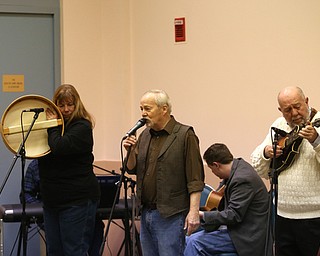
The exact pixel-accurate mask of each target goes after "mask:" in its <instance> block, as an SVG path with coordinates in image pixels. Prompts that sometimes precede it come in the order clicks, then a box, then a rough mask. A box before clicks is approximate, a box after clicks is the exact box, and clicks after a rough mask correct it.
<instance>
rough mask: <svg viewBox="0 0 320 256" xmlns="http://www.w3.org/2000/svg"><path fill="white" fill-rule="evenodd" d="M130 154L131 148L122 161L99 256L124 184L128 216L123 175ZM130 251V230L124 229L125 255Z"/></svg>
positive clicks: (126, 223) (126, 222) (126, 207)
mask: <svg viewBox="0 0 320 256" xmlns="http://www.w3.org/2000/svg"><path fill="white" fill-rule="evenodd" d="M121 142H122V141H121ZM130 152H131V147H130V148H129V149H128V151H127V157H126V158H125V161H122V162H123V164H122V168H121V175H120V180H119V182H118V186H117V191H116V196H115V198H114V200H113V204H112V207H111V211H110V215H109V219H108V224H107V227H106V231H105V234H104V236H103V242H102V244H101V247H100V251H99V255H100V256H102V254H103V250H104V245H105V243H106V240H107V236H108V233H109V229H110V226H111V221H112V215H113V212H114V209H115V205H116V202H117V198H118V196H119V194H120V189H121V185H122V183H124V192H125V196H124V202H125V210H126V213H125V216H127V215H128V199H127V182H124V181H125V180H126V179H124V178H125V175H124V174H125V166H127V162H128V156H129V154H130ZM128 222H129V220H128V218H127V217H126V218H125V227H127V226H129V223H128ZM131 251H132V250H131V249H130V230H128V229H126V228H125V255H128V252H129V253H130V255H131Z"/></svg>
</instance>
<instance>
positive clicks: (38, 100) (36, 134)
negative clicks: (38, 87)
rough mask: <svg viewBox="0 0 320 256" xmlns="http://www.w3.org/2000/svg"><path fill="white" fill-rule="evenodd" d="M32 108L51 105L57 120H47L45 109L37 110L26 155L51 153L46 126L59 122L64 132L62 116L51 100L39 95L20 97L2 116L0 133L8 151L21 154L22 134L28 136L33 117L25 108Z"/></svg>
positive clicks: (27, 143) (27, 142)
mask: <svg viewBox="0 0 320 256" xmlns="http://www.w3.org/2000/svg"><path fill="white" fill-rule="evenodd" d="M35 108H43V109H44V110H46V109H47V108H50V109H52V110H54V111H55V112H56V113H57V114H58V119H53V120H47V119H46V113H45V111H44V112H40V113H39V115H38V118H37V119H36V121H35V122H34V125H33V127H32V129H31V132H30V133H29V136H28V138H27V140H26V142H25V156H26V158H38V157H41V156H44V155H46V154H48V153H49V152H50V148H49V145H48V134H47V129H48V128H50V127H55V126H59V125H61V126H62V129H61V135H62V134H63V131H64V124H63V116H62V114H61V112H60V110H59V108H58V107H57V106H56V105H55V104H54V103H53V102H52V101H50V100H49V99H47V98H45V97H43V96H40V95H25V96H22V97H20V98H18V99H16V100H15V101H13V102H12V103H11V104H10V105H9V107H8V108H7V109H6V110H5V112H4V114H3V115H2V119H1V136H2V139H3V141H4V143H5V145H6V146H7V148H8V149H9V150H10V151H12V152H13V153H17V154H19V153H20V152H18V151H19V149H20V146H21V144H22V142H23V136H22V135H23V134H24V136H26V135H27V133H28V131H29V128H30V126H31V124H32V122H33V120H34V116H35V112H33V111H28V112H26V111H24V110H30V109H35ZM22 132H23V134H22Z"/></svg>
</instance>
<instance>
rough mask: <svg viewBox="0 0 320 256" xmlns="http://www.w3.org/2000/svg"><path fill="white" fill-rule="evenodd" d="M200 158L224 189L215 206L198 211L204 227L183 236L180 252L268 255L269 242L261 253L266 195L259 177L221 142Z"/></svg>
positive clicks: (265, 213) (266, 227)
mask: <svg viewBox="0 0 320 256" xmlns="http://www.w3.org/2000/svg"><path fill="white" fill-rule="evenodd" d="M203 158H204V160H205V161H206V163H207V165H208V167H209V168H210V169H211V170H212V172H213V173H214V174H215V175H216V176H218V177H219V178H221V179H222V183H223V184H224V185H225V192H224V196H223V198H222V200H221V203H220V205H219V208H218V210H213V211H206V212H203V211H200V218H201V223H202V226H203V228H204V230H201V231H199V232H197V233H194V234H192V235H191V236H189V237H187V243H186V248H185V251H184V255H185V256H195V255H215V254H219V253H227V252H234V253H237V254H238V255H245V256H247V255H271V246H270V247H269V246H268V248H267V249H268V253H267V254H265V244H266V234H267V231H268V201H269V196H268V192H267V189H266V187H265V185H264V183H263V181H262V180H261V178H260V177H259V176H258V175H257V173H256V171H255V170H254V169H253V168H252V166H251V165H250V164H248V163H247V162H246V161H244V160H243V159H241V158H237V159H235V158H233V155H232V154H231V153H230V151H229V149H228V148H227V147H226V146H225V145H224V144H219V143H216V144H213V145H212V146H210V147H209V148H208V149H207V150H206V152H205V153H204V156H203ZM220 208H222V209H220ZM269 243H270V242H269ZM269 243H268V244H269ZM270 244H271V243H270Z"/></svg>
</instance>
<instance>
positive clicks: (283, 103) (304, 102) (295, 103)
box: [278, 86, 309, 127]
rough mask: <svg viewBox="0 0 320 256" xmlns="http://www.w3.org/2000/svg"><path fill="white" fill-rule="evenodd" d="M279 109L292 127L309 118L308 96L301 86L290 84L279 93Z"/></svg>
mask: <svg viewBox="0 0 320 256" xmlns="http://www.w3.org/2000/svg"><path fill="white" fill-rule="evenodd" d="M278 104H279V107H278V109H279V111H281V113H282V115H283V117H284V118H285V119H286V121H287V122H288V124H289V125H290V126H291V127H294V126H295V125H300V124H303V123H305V122H306V121H307V120H308V118H309V105H308V98H307V97H305V95H304V93H303V91H302V90H301V88H299V87H297V86H289V87H285V88H283V89H282V90H281V91H280V92H279V94H278Z"/></svg>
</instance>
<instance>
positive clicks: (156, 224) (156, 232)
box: [140, 209, 186, 256]
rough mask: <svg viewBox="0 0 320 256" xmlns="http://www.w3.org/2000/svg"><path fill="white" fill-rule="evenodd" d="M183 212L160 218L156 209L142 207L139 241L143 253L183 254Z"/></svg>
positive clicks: (159, 255)
mask: <svg viewBox="0 0 320 256" xmlns="http://www.w3.org/2000/svg"><path fill="white" fill-rule="evenodd" d="M185 217H186V216H185V214H182V213H179V214H176V215H174V216H171V217H169V218H162V217H161V216H160V213H159V211H158V210H150V209H143V210H142V214H141V219H140V223H141V226H140V242H141V248H142V253H143V255H146V256H173V255H174V256H179V255H183V250H184V244H185V235H184V232H183V226H184V221H185Z"/></svg>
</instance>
